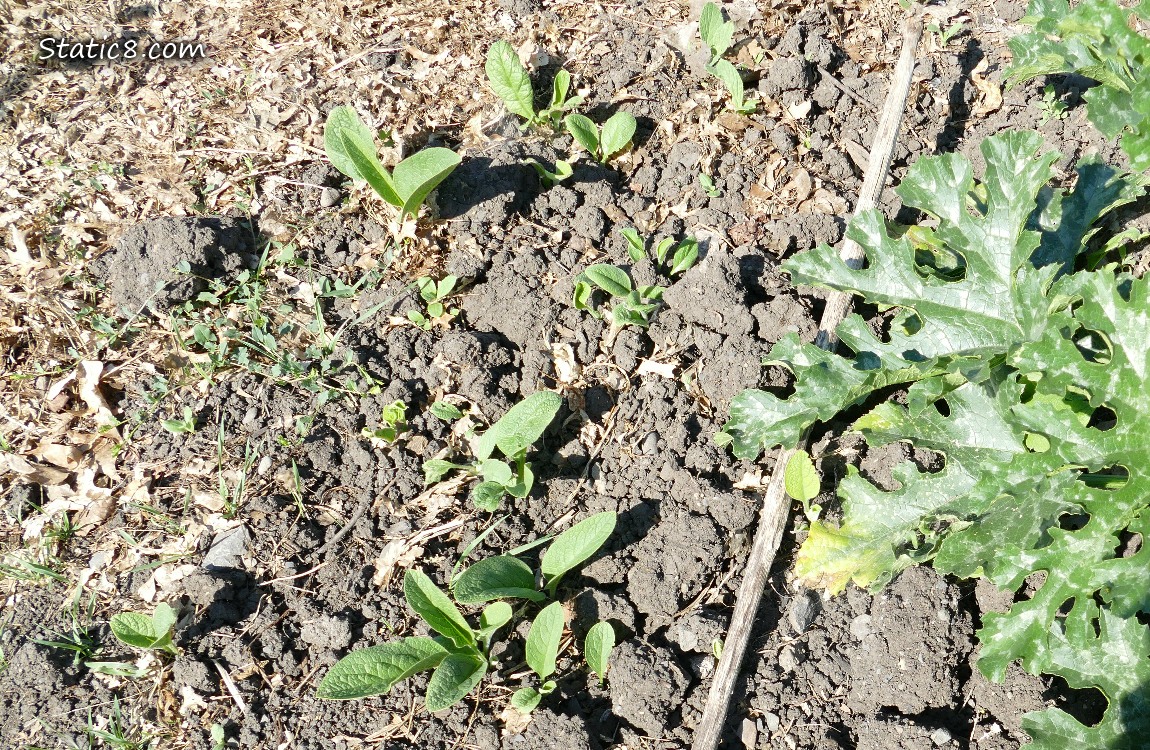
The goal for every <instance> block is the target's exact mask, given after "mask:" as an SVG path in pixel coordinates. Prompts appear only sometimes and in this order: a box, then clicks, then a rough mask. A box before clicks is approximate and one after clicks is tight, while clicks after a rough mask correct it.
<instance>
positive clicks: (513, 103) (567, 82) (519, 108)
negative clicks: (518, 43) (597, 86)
mask: <svg viewBox="0 0 1150 750" xmlns="http://www.w3.org/2000/svg"><path fill="white" fill-rule="evenodd" d="M484 72H486V73H487V83H488V85H490V86H491V90H492V91H494V92H495V95H496V96H498V97H499V98H500V99H502V100H503V104H504V106H506V107H507V111H508V112H510V113H511V114H513V115H519V116H520V117H522V118H523V120H524V124H523V127H524V128H528V127H536V126H539V125H544V124H547V125H550V126H551V127H552V128H554V129H558V127H559V123H560V121H561V120H562V118H563V115H564V113H566V112H570V111H571V110H573V109H575V108H576V107H578V106H579V105H580V104H582V103H583V97H581V96H572V97H570V98H568V97H567V94H568V92H569V91H570V90H571V74H570V73H568V72H567V71H566V70H564V69H562V68H560V69H559V72H558V73H556V74H555V80H554V81H553V82H552V84H551V99H550V101H549V103H548V105H547V106H546V107H545V108H543V109H541V110H539V111H536V110H535V91H534V90H533V89H532V88H531V76H530V75H528V73H527V69H526V68H524V67H523V63H521V62H519V55H518V54H517V53H516V52H515V48H514V47H512V46H511V45H510V44H508V43H507V42H506V41H504V40H502V39H500V40H499V41H497V42H495V43H494V44H492V45H491V47H490V48H489V49H488V50H487V62H486V63H485V64H484Z"/></svg>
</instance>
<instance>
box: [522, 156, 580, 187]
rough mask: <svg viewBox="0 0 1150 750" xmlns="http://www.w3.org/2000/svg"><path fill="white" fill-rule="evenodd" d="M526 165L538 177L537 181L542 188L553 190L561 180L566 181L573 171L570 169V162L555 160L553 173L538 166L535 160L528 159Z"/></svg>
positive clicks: (540, 165)
mask: <svg viewBox="0 0 1150 750" xmlns="http://www.w3.org/2000/svg"><path fill="white" fill-rule="evenodd" d="M527 163H528V164H530V165H531V168H532V169H534V170H535V174H537V175H539V181H540V182H542V183H543V187H544V188H553V187H555V186H556V185H558V184H559V183H560V182H563V180H566V179H567V178H568V177H570V176H571V175H572V174H574V170H573V169H572V167H571V162H568V161H563V160H562V159H556V160H555V171H554V172H552V171H551V170H549V169H547V167H545V166H543V165H542V164H540V163H539V162H538V161H536V160H535V159H528V160H527Z"/></svg>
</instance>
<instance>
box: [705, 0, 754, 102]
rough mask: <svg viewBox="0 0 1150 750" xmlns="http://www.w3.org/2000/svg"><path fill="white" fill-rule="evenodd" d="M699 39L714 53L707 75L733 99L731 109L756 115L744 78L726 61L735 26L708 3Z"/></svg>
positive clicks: (721, 12) (716, 7) (717, 7)
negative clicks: (717, 80) (725, 55)
mask: <svg viewBox="0 0 1150 750" xmlns="http://www.w3.org/2000/svg"><path fill="white" fill-rule="evenodd" d="M699 36H701V37H702V38H703V42H704V43H705V44H706V45H707V48H708V49H709V50H710V51H711V60H710V62H708V63H707V72H708V73H710V74H711V75H713V76H714V77H715V78H718V79H719V82H720V83H722V84H723V86H724V87H725V88H726V89H727V93H728V94H730V95H731V109H733V110H735V111H736V112H738V113H739V114H741V115H749V114H751V113H752V112H754V111H755V107H756V103H755V102H754V100H747V99H744V89H743V77H742V76H741V75H739V71H738V69H737V68H736V67H735V66H734V65H733V64H732V63H731V62H729V61H727V60H724V59H723V55H724V54H726V52H727V50H729V49H730V48H731V42H732V40H733V39H734V36H735V24H734V22H732V21H725V20H723V11H721V10H719V6H717V5H715V4H714V3H707V4H706V5H704V6H703V12H702V14H701V15H700V16H699Z"/></svg>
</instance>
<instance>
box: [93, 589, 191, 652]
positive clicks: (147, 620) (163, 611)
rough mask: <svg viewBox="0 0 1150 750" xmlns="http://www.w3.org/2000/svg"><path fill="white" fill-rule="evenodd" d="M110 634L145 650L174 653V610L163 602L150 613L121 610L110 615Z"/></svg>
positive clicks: (125, 643) (128, 644)
mask: <svg viewBox="0 0 1150 750" xmlns="http://www.w3.org/2000/svg"><path fill="white" fill-rule="evenodd" d="M109 624H110V626H111V628H112V635H114V636H116V640H118V641H120V642H121V643H123V644H124V645H126V646H132V647H133V648H139V649H144V650H145V651H163V652H164V653H166V654H171V655H173V656H174V655H176V654H177V653H179V652H178V650H177V649H176V645H175V644H174V643H172V633H173V629H174V628H175V626H176V611H175V610H174V609H172V607H171V606H170V605H168V604H165V603H164V602H160V603H159V604H157V605H156V609H155V611H154V612H153V613H152V614H151V615H145V614H141V613H139V612H121V613H120V614H118V615H115V616H114V617H112V621H111V623H109Z"/></svg>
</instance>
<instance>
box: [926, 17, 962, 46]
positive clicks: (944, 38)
mask: <svg viewBox="0 0 1150 750" xmlns="http://www.w3.org/2000/svg"><path fill="white" fill-rule="evenodd" d="M965 28H966V24H965V23H963V22H962V21H957V22H955V23H952V24H950V25H948V26H941V25H939V23H938V22H937V21H935V22H932V23H929V24H927V25H926V30H927V31H928V32H929V33H931V34H934V35H935V36H936V37H937V38H938V46H939V47H947V46H949V45H950V43H951V41H952V40H953V39H954V38H955V37H956V36H958V35H959V33H960V32H961V31H962V30H963V29H965Z"/></svg>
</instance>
